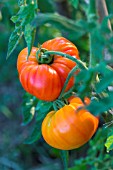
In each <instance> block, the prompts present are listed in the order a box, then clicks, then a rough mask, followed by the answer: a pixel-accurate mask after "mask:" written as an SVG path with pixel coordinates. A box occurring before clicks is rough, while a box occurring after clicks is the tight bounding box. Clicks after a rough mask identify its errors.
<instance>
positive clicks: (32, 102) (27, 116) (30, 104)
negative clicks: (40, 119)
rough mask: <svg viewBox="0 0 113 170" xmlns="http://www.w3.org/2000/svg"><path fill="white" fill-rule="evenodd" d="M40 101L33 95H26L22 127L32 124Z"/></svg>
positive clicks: (23, 105)
mask: <svg viewBox="0 0 113 170" xmlns="http://www.w3.org/2000/svg"><path fill="white" fill-rule="evenodd" d="M37 102H38V100H37V99H36V98H35V97H33V96H32V95H30V94H28V93H26V94H25V95H24V97H23V104H22V109H23V113H22V115H23V122H22V125H23V126H25V125H27V124H28V123H30V122H31V121H32V119H33V117H34V115H35V106H36V103H37Z"/></svg>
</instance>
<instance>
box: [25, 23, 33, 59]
mask: <svg viewBox="0 0 113 170" xmlns="http://www.w3.org/2000/svg"><path fill="white" fill-rule="evenodd" d="M35 34H36V29H34V28H33V27H32V26H31V25H30V24H27V25H26V26H25V31H24V37H25V40H26V43H27V47H28V56H29V55H30V52H31V48H32V46H33V44H34V39H35Z"/></svg>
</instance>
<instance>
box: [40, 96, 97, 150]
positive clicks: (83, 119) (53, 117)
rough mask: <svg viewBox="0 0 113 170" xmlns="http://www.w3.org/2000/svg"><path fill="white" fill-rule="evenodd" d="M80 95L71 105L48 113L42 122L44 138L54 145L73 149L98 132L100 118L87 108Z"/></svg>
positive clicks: (59, 147)
mask: <svg viewBox="0 0 113 170" xmlns="http://www.w3.org/2000/svg"><path fill="white" fill-rule="evenodd" d="M82 106H84V104H83V102H82V100H81V99H80V98H78V97H75V98H73V99H72V100H71V101H70V104H69V105H65V106H64V107H63V108H61V109H60V110H58V111H51V112H49V113H48V114H47V116H46V117H45V119H44V120H43V123H42V135H43V138H44V140H45V141H46V142H47V143H48V144H49V145H50V146H52V147H54V148H57V149H61V150H71V149H75V148H79V147H80V146H82V145H84V144H85V143H86V142H87V141H88V140H89V139H90V138H91V137H92V136H93V134H94V133H95V132H96V130H97V127H98V123H99V120H98V118H97V117H95V116H94V115H92V114H91V113H90V112H88V111H87V110H85V109H83V108H82V109H79V110H77V109H78V108H79V107H82Z"/></svg>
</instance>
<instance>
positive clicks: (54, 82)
mask: <svg viewBox="0 0 113 170" xmlns="http://www.w3.org/2000/svg"><path fill="white" fill-rule="evenodd" d="M42 48H45V49H47V50H51V51H60V52H63V53H66V54H69V55H71V56H73V57H76V58H77V59H79V54H78V50H77V48H76V46H75V45H74V44H73V43H71V42H70V41H68V40H67V39H65V38H63V37H57V38H54V39H52V40H48V41H46V42H44V43H43V44H42ZM37 50H38V48H36V47H33V48H32V50H31V54H30V56H29V58H28V60H27V54H28V53H27V48H25V49H23V50H22V51H21V52H20V54H19V56H18V61H17V69H18V72H19V79H20V82H21V84H22V86H23V88H24V89H25V90H26V91H27V92H29V93H30V94H32V95H34V96H36V97H37V98H39V99H41V100H45V101H53V100H55V99H56V98H57V97H58V96H59V94H60V92H61V90H62V87H63V85H64V82H65V80H66V78H67V76H68V73H69V72H70V71H71V69H72V68H73V67H74V66H75V65H76V63H75V62H73V61H71V60H69V59H67V58H65V57H62V56H58V55H54V56H53V60H52V62H51V63H49V64H43V63H42V64H40V63H39V62H38V61H37V58H36V52H37ZM40 57H41V56H40ZM73 79H74V78H73V77H72V78H71V79H70V81H69V83H68V85H67V87H66V91H68V90H69V89H70V88H71V87H72V86H73V82H74V80H73Z"/></svg>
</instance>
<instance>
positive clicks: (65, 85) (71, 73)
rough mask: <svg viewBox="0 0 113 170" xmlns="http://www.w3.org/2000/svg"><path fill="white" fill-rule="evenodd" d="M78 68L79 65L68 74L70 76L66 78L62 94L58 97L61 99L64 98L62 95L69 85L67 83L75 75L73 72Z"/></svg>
mask: <svg viewBox="0 0 113 170" xmlns="http://www.w3.org/2000/svg"><path fill="white" fill-rule="evenodd" d="M77 69H78V66H75V67H74V68H73V69H72V70H71V71H70V72H69V74H68V76H67V79H66V81H65V83H64V86H63V89H62V91H61V93H60V96H59V97H58V99H61V98H62V96H63V94H64V91H65V89H66V87H67V84H68V82H69V80H70V78H71V77H72V76H73V74H74V73H75V71H76V70H77Z"/></svg>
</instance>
